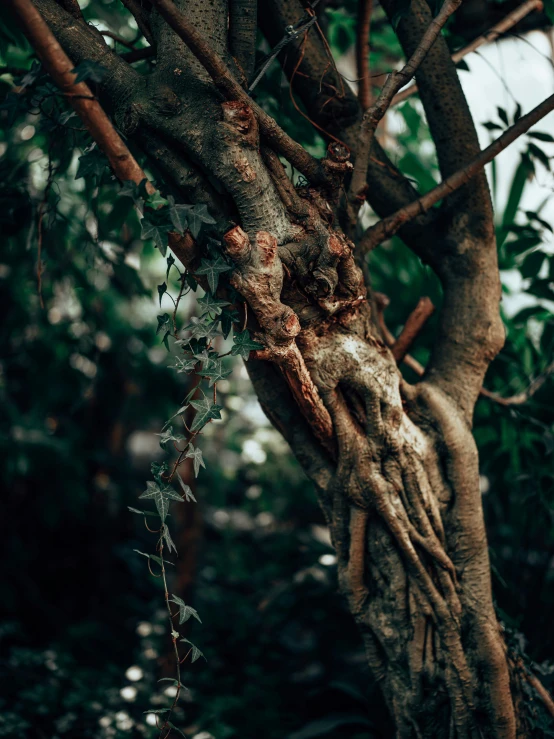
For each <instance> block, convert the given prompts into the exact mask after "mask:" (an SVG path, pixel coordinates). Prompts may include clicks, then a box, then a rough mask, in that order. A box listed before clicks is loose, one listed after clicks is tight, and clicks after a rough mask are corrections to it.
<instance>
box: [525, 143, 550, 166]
mask: <svg viewBox="0 0 554 739" xmlns="http://www.w3.org/2000/svg"><path fill="white" fill-rule="evenodd" d="M528 151H529V154H530V155H531V156H533V157H535V159H537V160H538V161H539V162H540V163H541V164H542V165H543V167H545V168H546V169H547V170H548V171H550V157H548V156H547V155H546V154H545V153H544V151H543V150H542V149H539V147H538V146H536V144H529V148H528Z"/></svg>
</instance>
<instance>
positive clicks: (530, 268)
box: [519, 251, 546, 278]
mask: <svg viewBox="0 0 554 739" xmlns="http://www.w3.org/2000/svg"><path fill="white" fill-rule="evenodd" d="M545 256H546V255H545V254H544V252H542V251H533V252H531V254H528V255H527V256H526V257H525V259H524V260H523V263H522V265H521V267H520V270H519V271H520V272H521V276H522V277H525V278H528V277H536V276H537V275H538V273H539V272H540V269H541V267H542V264H543V262H544V258H545Z"/></svg>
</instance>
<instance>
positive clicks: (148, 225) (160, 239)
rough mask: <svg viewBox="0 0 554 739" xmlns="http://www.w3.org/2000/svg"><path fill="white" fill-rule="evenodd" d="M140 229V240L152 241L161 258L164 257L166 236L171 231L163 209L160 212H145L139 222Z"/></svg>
mask: <svg viewBox="0 0 554 739" xmlns="http://www.w3.org/2000/svg"><path fill="white" fill-rule="evenodd" d="M141 228H142V238H143V239H152V240H153V241H154V244H155V245H156V247H157V248H158V249H159V250H160V252H161V254H162V257H165V255H166V253H167V234H168V232H169V231H170V230H171V224H170V223H168V221H167V217H166V214H165V213H164V211H163V209H162V210H161V211H159V210H155V211H150V210H148V211H146V212H145V215H144V218H143V219H142V221H141Z"/></svg>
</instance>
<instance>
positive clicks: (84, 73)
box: [71, 59, 108, 84]
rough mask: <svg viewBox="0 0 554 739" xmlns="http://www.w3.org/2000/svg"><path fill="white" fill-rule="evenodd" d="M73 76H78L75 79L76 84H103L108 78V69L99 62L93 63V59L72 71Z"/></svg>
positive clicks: (81, 63)
mask: <svg viewBox="0 0 554 739" xmlns="http://www.w3.org/2000/svg"><path fill="white" fill-rule="evenodd" d="M71 71H72V72H73V74H75V75H77V76H76V77H75V79H74V81H73V82H74V84H77V83H78V82H83V81H84V80H92V81H93V82H102V80H103V79H104V77H105V76H106V73H107V71H108V70H107V69H106V67H103V66H102V65H101V64H98V62H93V61H92V59H85V60H84V61H82V62H80V63H79V64H78V65H77V66H76V67H75V69H72V70H71Z"/></svg>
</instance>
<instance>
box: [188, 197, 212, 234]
mask: <svg viewBox="0 0 554 739" xmlns="http://www.w3.org/2000/svg"><path fill="white" fill-rule="evenodd" d="M183 207H185V208H187V209H188V214H187V220H188V227H189V229H190V232H191V234H192V235H193V236H194V238H195V239H197V238H198V234H199V233H200V229H201V227H202V224H203V223H206V224H209V225H213V224H214V223H215V219H214V218H212V217H211V215H210V214H209V213H208V207H207V206H206V205H205V204H204V203H200V204H198V205H185V206H183Z"/></svg>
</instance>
